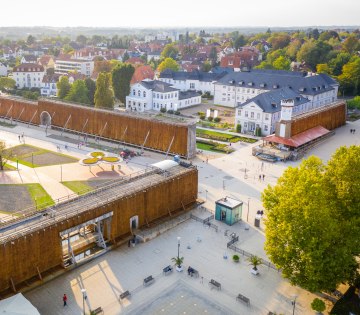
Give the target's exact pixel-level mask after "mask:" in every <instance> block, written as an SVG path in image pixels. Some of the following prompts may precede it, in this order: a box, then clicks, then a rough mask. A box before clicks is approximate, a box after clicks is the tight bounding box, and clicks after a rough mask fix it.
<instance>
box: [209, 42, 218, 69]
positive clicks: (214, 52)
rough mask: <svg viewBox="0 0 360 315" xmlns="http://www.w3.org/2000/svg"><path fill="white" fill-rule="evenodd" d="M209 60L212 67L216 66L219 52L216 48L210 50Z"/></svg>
mask: <svg viewBox="0 0 360 315" xmlns="http://www.w3.org/2000/svg"><path fill="white" fill-rule="evenodd" d="M209 59H210V60H211V65H212V66H214V65H215V64H216V62H217V50H216V47H215V46H212V47H211V49H210V53H209Z"/></svg>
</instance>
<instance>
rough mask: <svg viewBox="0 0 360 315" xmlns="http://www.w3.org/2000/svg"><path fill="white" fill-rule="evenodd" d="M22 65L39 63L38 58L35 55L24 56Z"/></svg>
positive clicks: (21, 61)
mask: <svg viewBox="0 0 360 315" xmlns="http://www.w3.org/2000/svg"><path fill="white" fill-rule="evenodd" d="M20 63H37V57H35V56H34V55H24V56H22V58H21V60H20Z"/></svg>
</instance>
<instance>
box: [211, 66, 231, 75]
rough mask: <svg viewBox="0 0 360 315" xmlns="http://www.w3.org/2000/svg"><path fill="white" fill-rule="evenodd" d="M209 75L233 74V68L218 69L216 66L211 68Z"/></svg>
mask: <svg viewBox="0 0 360 315" xmlns="http://www.w3.org/2000/svg"><path fill="white" fill-rule="evenodd" d="M210 72H211V73H218V74H220V73H223V72H226V73H231V72H234V68H230V67H220V66H216V67H214V68H212V69H211V70H210Z"/></svg>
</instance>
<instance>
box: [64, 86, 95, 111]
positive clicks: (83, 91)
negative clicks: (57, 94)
mask: <svg viewBox="0 0 360 315" xmlns="http://www.w3.org/2000/svg"><path fill="white" fill-rule="evenodd" d="M65 100H66V101H70V102H76V103H83V104H89V105H90V100H89V91H88V89H87V87H86V84H85V81H84V80H76V81H75V82H74V83H73V85H72V86H71V88H70V91H69V93H68V94H67V95H66V97H65Z"/></svg>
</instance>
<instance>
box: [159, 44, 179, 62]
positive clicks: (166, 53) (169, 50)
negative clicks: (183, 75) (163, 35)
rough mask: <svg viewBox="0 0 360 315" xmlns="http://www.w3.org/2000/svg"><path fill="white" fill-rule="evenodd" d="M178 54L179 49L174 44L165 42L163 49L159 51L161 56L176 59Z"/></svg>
mask: <svg viewBox="0 0 360 315" xmlns="http://www.w3.org/2000/svg"><path fill="white" fill-rule="evenodd" d="M178 54H179V49H177V47H176V46H175V45H174V44H167V45H166V46H165V47H164V50H163V51H162V52H161V58H163V59H165V58H172V59H176V58H177V55H178Z"/></svg>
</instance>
